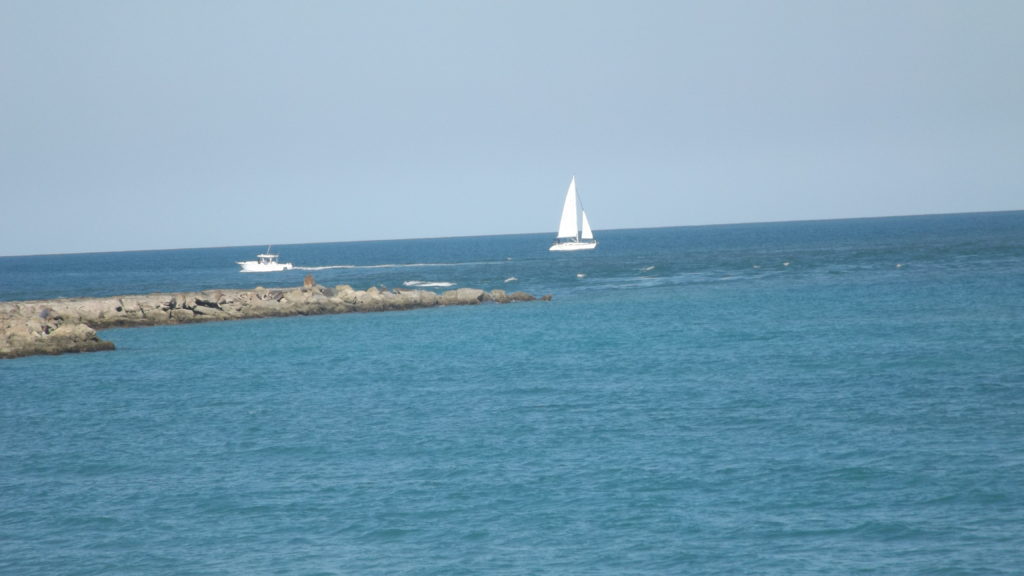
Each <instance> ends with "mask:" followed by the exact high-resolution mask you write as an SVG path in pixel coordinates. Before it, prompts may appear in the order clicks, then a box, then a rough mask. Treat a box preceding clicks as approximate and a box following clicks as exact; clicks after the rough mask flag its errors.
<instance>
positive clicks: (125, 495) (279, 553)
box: [0, 212, 1024, 575]
mask: <svg viewBox="0 0 1024 576" xmlns="http://www.w3.org/2000/svg"><path fill="white" fill-rule="evenodd" d="M597 235H598V238H599V240H600V241H601V245H600V246H599V248H598V249H597V250H595V251H593V252H591V253H576V254H552V253H549V252H547V250H546V249H547V244H548V242H549V240H550V238H549V235H519V236H499V237H483V238H451V239H434V240H408V241H388V242H357V243H339V244H310V245H292V246H278V247H275V251H277V252H280V253H281V255H282V260H287V261H292V262H294V263H295V264H296V265H297V266H301V267H304V268H312V269H314V270H295V271H291V272H282V273H274V274H241V273H239V272H237V266H236V265H235V264H234V262H235V261H236V260H242V259H251V258H252V256H254V255H255V254H256V253H257V252H259V251H262V249H264V248H265V247H262V246H257V247H252V246H250V247H242V248H216V249H197V250H174V251H154V252H129V253H113V254H78V255H64V256H33V257H15V258H0V299H5V300H15V299H27V298H42V297H55V296H84V295H111V294H123V293H139V292H151V291H175V290H197V289H204V288H215V287H239V288H251V287H253V286H256V285H263V286H279V285H297V284H299V283H300V282H301V280H302V277H303V276H304V275H305V274H307V273H311V274H313V275H314V276H315V277H316V279H317V281H318V282H319V283H321V284H326V285H334V284H351V285H352V286H354V287H355V288H358V289H363V288H366V287H369V286H371V285H378V286H380V285H384V286H387V287H398V286H402V285H403V284H404V283H406V282H410V283H415V282H426V283H451V284H452V285H453V286H455V287H458V286H470V287H479V288H486V289H493V288H504V289H509V290H511V289H518V290H526V291H528V292H531V293H535V294H552V295H553V296H554V299H553V301H551V302H535V303H523V304H513V305H482V306H477V307H453V308H434V309H427V310H417V311H405V312H389V313H374V314H349V315H340V316H321V317H298V318H280V319H268V320H249V321H239V322H227V323H216V324H205V325H194V326H170V327H157V328H134V329H120V330H108V331H104V332H103V333H102V335H103V336H104V337H105V338H106V339H109V340H112V341H114V342H115V343H116V344H117V347H118V349H117V350H116V351H113V352H103V353H92V354H81V355H66V356H57V357H32V358H22V359H16V360H3V361H0V573H3V574H19V575H32V574H46V575H52V574H230V575H235V574H239V575H241V574H416V575H419V574H771V575H791V574H940V575H941V574H946V575H954V574H986V575H987V574H1020V573H1022V571H1024V212H1009V213H993V214H961V215H944V216H920V217H902V218H884V219H868V220H844V221H827V222H797V223H777V224H750V225H735V226H712V227H687V228H666V229H649V230H620V231H606V232H601V231H598V233H597ZM510 278H515V279H516V280H514V281H509V282H506V280H508V279H510ZM437 289H439V290H440V289H444V288H437Z"/></svg>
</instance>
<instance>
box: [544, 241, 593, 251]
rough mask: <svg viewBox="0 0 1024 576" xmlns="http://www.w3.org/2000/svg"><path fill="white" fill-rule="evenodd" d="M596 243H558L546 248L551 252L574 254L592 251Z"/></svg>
mask: <svg viewBox="0 0 1024 576" xmlns="http://www.w3.org/2000/svg"><path fill="white" fill-rule="evenodd" d="M594 248H597V242H560V243H557V244H552V245H551V247H550V248H548V250H549V251H551V252H574V251H576V250H593V249H594Z"/></svg>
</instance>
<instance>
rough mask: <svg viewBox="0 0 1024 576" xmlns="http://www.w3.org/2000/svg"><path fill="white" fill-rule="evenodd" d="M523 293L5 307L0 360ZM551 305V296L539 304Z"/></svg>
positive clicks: (310, 286) (345, 289)
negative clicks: (234, 324) (154, 329)
mask: <svg viewBox="0 0 1024 576" xmlns="http://www.w3.org/2000/svg"><path fill="white" fill-rule="evenodd" d="M536 299H537V298H536V297H534V296H532V295H530V294H527V293H525V292H512V293H506V292H505V291H504V290H492V291H490V292H485V291H483V290H478V289H475V288H459V289H458V290H449V291H446V292H442V293H440V294H438V293H436V292H431V291H429V290H401V289H398V290H387V289H382V288H377V287H371V288H369V289H367V290H355V289H353V288H352V287H351V286H347V285H344V286H337V287H334V288H329V287H325V286H320V285H318V284H315V283H313V282H310V281H307V282H306V284H305V285H304V286H301V287H297V288H286V289H268V288H255V289H253V290H207V291H203V292H181V293H174V294H168V293H158V294H143V295H133V296H111V297H106V298H62V299H55V300H31V301H19V302H0V358H16V357H19V356H32V355H36V354H64V353H67V352H93V351H97V350H113V349H114V344H113V343H112V342H108V341H105V340H102V339H101V338H100V337H99V336H97V335H96V330H102V329H104V328H115V327H125V326H160V325H166V324H188V323H193V322H210V321H218V320H241V319H246V318H269V317H275V316H306V315H313V314H344V313H348V312H380V311H386V310H409V309H413V308H429V307H433V306H461V305H473V304H481V303H484V302H497V303H501V304H504V303H510V302H526V301H531V300H536ZM541 299H542V300H548V299H550V296H545V297H543V298H541Z"/></svg>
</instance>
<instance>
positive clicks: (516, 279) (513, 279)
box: [505, 276, 519, 284]
mask: <svg viewBox="0 0 1024 576" xmlns="http://www.w3.org/2000/svg"><path fill="white" fill-rule="evenodd" d="M518 281H519V278H516V277H515V276H509V277H508V278H505V284H508V283H509V282H518Z"/></svg>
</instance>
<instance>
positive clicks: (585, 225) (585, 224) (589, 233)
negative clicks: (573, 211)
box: [581, 210, 594, 240]
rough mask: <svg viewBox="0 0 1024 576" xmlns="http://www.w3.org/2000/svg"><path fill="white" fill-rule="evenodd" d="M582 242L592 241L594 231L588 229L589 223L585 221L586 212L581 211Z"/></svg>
mask: <svg viewBox="0 0 1024 576" xmlns="http://www.w3.org/2000/svg"><path fill="white" fill-rule="evenodd" d="M581 238H582V239H583V240H593V239H594V231H593V230H591V229H590V221H589V220H587V211H586V210H584V211H583V236H582V237H581Z"/></svg>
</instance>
